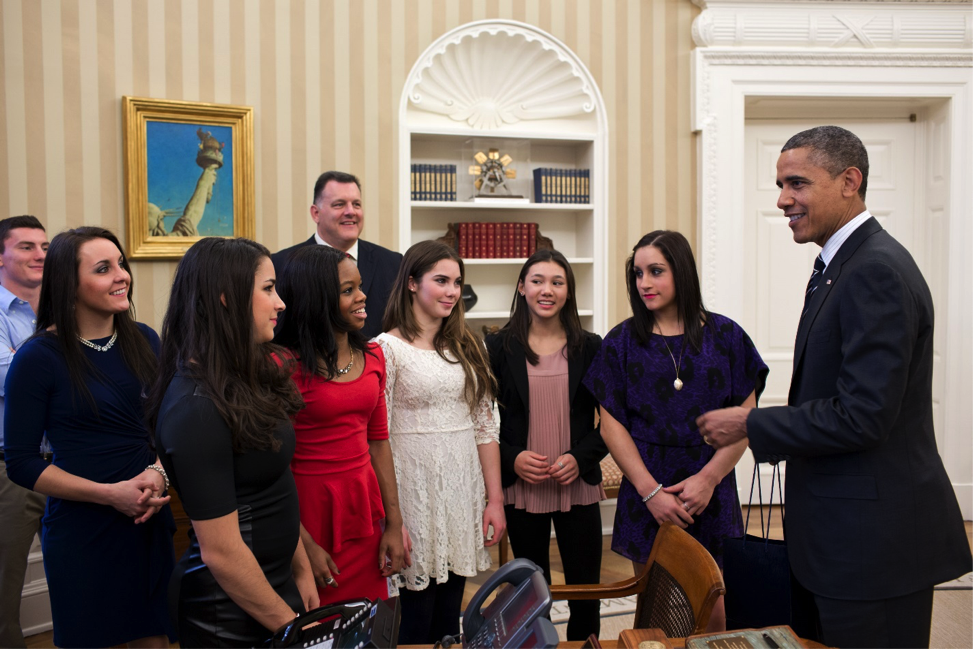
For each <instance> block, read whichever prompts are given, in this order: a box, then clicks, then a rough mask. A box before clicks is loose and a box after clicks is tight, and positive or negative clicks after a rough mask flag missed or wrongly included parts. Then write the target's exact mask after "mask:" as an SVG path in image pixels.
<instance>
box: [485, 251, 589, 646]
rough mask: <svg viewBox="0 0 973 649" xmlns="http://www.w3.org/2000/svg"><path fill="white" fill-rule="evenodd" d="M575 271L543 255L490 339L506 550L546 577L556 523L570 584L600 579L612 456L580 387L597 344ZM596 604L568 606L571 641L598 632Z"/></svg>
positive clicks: (560, 258)
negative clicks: (604, 477) (604, 475)
mask: <svg viewBox="0 0 973 649" xmlns="http://www.w3.org/2000/svg"><path fill="white" fill-rule="evenodd" d="M574 285H575V282H574V273H573V272H572V271H571V265H570V264H569V263H568V261H567V259H565V258H564V255H562V254H561V253H560V252H557V251H556V250H538V251H537V252H536V253H534V254H533V255H532V256H531V257H530V259H528V260H527V262H526V263H525V264H524V266H523V268H522V269H521V270H520V277H519V279H518V280H517V290H516V292H515V293H514V299H513V304H512V305H511V307H510V321H509V322H508V323H507V325H506V326H504V328H503V329H501V330H500V332H499V333H496V334H493V335H491V336H489V337H487V339H486V344H487V348H488V349H489V351H490V363H491V365H492V369H493V374H494V376H496V378H497V383H498V387H499V390H498V397H497V400H498V402H499V404H500V467H501V479H502V482H503V486H504V494H503V495H504V503H505V507H504V510H505V513H506V516H507V530H508V532H509V534H510V545H511V548H512V549H513V552H514V554H515V555H516V556H517V557H524V558H527V559H530V560H531V561H533V562H534V563H536V564H537V565H539V566H540V567H541V568H543V569H544V576H545V577H546V578H547V581H548V583H550V581H551V571H550V531H551V523H552V521H553V523H554V529H555V532H556V534H557V546H558V550H559V551H560V553H561V559H562V563H563V565H564V578H565V581H566V582H567V583H569V584H585V583H598V582H600V581H601V579H600V577H601V551H602V548H601V513H600V511H599V505H598V503H599V501H601V500H604V499H605V491H604V489H602V487H601V466H600V462H601V459H602V458H603V457H605V455H606V454H607V453H608V449H607V447H606V446H605V443H604V442H603V441H602V439H601V435H600V434H599V431H598V426H597V424H596V423H595V414H596V412H597V410H598V402H597V401H595V399H594V397H593V396H592V395H591V393H590V392H588V389H587V388H585V387H584V386H583V385H582V384H581V379H582V378H583V377H584V375H585V372H586V371H587V370H588V365H590V363H591V360H592V358H594V356H595V354H596V353H597V351H598V349H599V348H600V347H601V338H600V337H599V336H597V335H595V334H592V333H588V332H587V331H584V330H583V329H582V328H581V321H580V319H579V318H578V305H577V299H576V296H575V290H574ZM599 605H600V602H599V601H598V600H592V601H571V602H569V606H570V608H571V619H570V621H569V622H568V629H567V637H568V640H584V639H585V638H587V637H588V636H589V635H590V634H592V633H594V634H595V635H597V634H598V632H599V630H600V627H601V622H600V619H599V615H598V607H599Z"/></svg>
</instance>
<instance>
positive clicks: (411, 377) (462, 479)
mask: <svg viewBox="0 0 973 649" xmlns="http://www.w3.org/2000/svg"><path fill="white" fill-rule="evenodd" d="M462 293H463V262H462V260H461V259H460V258H459V256H458V255H457V254H456V252H455V251H453V250H452V249H450V248H448V247H447V246H445V245H443V244H441V243H438V242H435V241H423V242H421V243H417V244H416V245H414V246H412V247H411V248H409V250H408V251H406V253H405V257H404V258H403V260H402V264H401V266H400V267H399V274H398V276H397V277H396V280H395V284H394V285H393V287H392V292H391V295H390V296H389V302H388V306H387V307H386V310H385V320H384V322H383V328H384V329H385V331H386V332H387V333H383V334H381V335H380V336H378V338H377V340H378V342H379V343H380V344H381V345H382V349H383V351H384V352H385V363H386V374H387V379H386V388H385V398H386V402H387V404H388V411H389V436H390V441H391V444H392V454H393V457H394V459H395V477H396V480H397V482H398V485H399V499H400V505H401V508H402V518H403V520H404V521H405V524H406V526H407V527H408V529H409V533H410V534H411V537H412V566H411V567H410V568H408V569H406V570H405V572H404V573H403V575H404V577H405V589H404V590H402V591H400V598H401V602H402V624H401V627H400V628H399V644H402V645H406V644H433V643H434V642H435V641H436V640H441V639H442V638H443V636H445V635H455V634H457V633H459V616H460V606H461V604H462V599H463V589H464V586H465V584H466V578H467V577H473V576H475V575H476V573H477V571H479V570H486V569H487V568H489V567H490V555H489V553H488V552H487V550H486V547H485V546H490V545H494V544H495V543H498V542H499V541H500V538H501V537H502V536H503V532H504V529H505V527H506V522H505V519H504V513H503V490H502V488H501V486H500V450H499V445H498V439H499V436H498V430H497V425H496V423H495V421H494V419H493V414H492V409H491V403H492V400H493V396H494V390H495V381H494V379H493V375H492V373H491V371H490V362H489V359H488V357H487V355H486V350H485V348H484V347H483V345H482V343H481V342H480V340H479V339H478V338H477V337H476V336H475V335H474V334H473V332H472V331H470V329H469V327H467V325H466V322H465V320H464V318H463V305H462V302H461V296H462ZM491 526H492V527H493V532H492V534H490V533H489V527H491ZM488 534H489V536H488Z"/></svg>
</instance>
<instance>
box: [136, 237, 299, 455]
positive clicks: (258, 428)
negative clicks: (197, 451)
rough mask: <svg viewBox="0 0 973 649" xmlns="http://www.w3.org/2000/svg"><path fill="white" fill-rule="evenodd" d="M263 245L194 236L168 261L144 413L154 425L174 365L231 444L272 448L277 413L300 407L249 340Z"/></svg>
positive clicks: (277, 370) (290, 385) (265, 349)
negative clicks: (168, 290) (168, 289)
mask: <svg viewBox="0 0 973 649" xmlns="http://www.w3.org/2000/svg"><path fill="white" fill-rule="evenodd" d="M269 258H270V251H269V250H267V249H266V248H265V247H263V246H262V245H260V244H259V243H256V242H254V241H250V240H249V239H223V238H219V237H209V238H206V239H200V240H199V241H197V242H196V243H195V244H193V246H192V247H191V248H190V249H189V250H188V251H187V252H186V254H185V256H184V257H183V258H182V260H180V262H179V265H178V266H177V267H176V276H175V278H174V279H173V281H172V294H171V295H170V296H169V308H168V309H166V315H165V318H164V319H163V320H162V353H161V354H160V360H159V365H160V367H159V376H158V378H157V379H156V381H155V384H154V385H153V386H152V391H151V393H150V394H149V402H148V406H147V408H146V414H147V415H148V419H149V426H150V428H151V430H153V431H155V428H156V424H157V420H158V417H159V409H160V407H161V405H162V400H163V398H164V397H165V394H166V389H167V388H168V387H169V383H170V382H171V381H172V377H173V375H175V373H176V370H179V371H180V372H181V373H182V374H184V375H185V376H188V377H190V378H192V379H193V380H195V381H196V382H197V383H198V384H199V385H200V387H201V388H202V390H203V392H204V393H205V395H206V396H207V397H209V398H210V399H211V400H212V401H213V403H214V404H215V405H216V409H217V410H218V411H219V413H220V415H221V416H222V417H223V420H224V421H225V422H226V424H227V426H229V428H230V431H231V433H232V438H233V450H234V451H236V452H242V451H245V450H247V449H268V448H269V449H272V450H274V451H276V450H279V449H280V440H279V439H277V437H276V435H275V434H274V433H275V431H276V429H277V427H278V426H279V425H280V421H281V420H282V419H286V418H287V417H290V416H291V415H293V414H294V413H296V412H297V411H298V410H300V409H301V407H302V406H303V401H302V400H301V396H300V394H298V393H297V389H296V387H295V386H294V382H293V381H291V380H290V375H289V371H288V369H287V368H285V367H281V366H280V365H278V364H277V363H276V362H275V361H274V360H273V358H271V354H272V353H274V352H278V353H279V354H280V353H282V352H283V350H282V349H281V348H279V347H277V346H276V345H273V344H271V343H258V342H256V341H255V340H254V322H253V290H254V281H255V280H254V277H255V275H256V272H257V268H258V267H259V266H260V263H261V262H262V261H263V260H264V259H269Z"/></svg>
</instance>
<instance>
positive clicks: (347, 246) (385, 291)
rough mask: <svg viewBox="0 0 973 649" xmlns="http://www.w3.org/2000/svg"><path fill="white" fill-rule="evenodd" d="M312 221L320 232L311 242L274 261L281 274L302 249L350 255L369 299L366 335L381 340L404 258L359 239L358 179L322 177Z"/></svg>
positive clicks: (332, 174) (362, 220) (362, 216)
mask: <svg viewBox="0 0 973 649" xmlns="http://www.w3.org/2000/svg"><path fill="white" fill-rule="evenodd" d="M311 219H312V220H313V221H314V222H315V223H316V224H317V231H316V232H315V233H314V234H313V235H312V236H311V238H310V239H308V240H307V241H303V242H301V243H299V244H297V245H296V246H291V247H290V248H285V249H283V250H281V251H280V252H277V253H275V254H274V255H273V256H272V257H271V259H272V260H273V262H274V267H275V268H276V269H277V273H278V274H280V272H281V271H282V270H283V269H284V266H286V265H287V262H288V260H289V259H290V256H291V255H292V254H294V251H295V250H297V249H298V248H300V247H301V246H314V245H323V246H331V247H332V248H336V249H337V250H340V251H342V252H344V253H347V254H348V256H349V257H351V258H352V259H354V260H355V263H356V264H358V272H360V273H361V281H362V291H364V293H365V296H366V298H365V313H366V314H367V316H368V317H367V319H366V320H365V327H364V329H362V333H363V334H365V337H366V338H373V337H374V336H377V335H378V334H380V333H382V317H383V316H384V315H385V304H386V303H387V302H388V299H389V291H391V290H392V282H394V281H395V275H396V273H398V271H399V263H401V261H402V255H401V254H399V253H397V252H393V251H391V250H389V249H387V248H383V247H382V246H379V245H376V244H374V243H369V242H368V241H365V240H364V239H359V238H358V236H359V235H360V234H361V231H362V226H363V225H364V223H365V212H364V210H363V209H362V201H361V183H360V182H358V178H356V177H355V176H353V175H352V174H348V173H344V172H342V171H326V172H324V173H323V174H321V175H320V176H319V177H318V180H317V182H316V183H314V196H313V202H312V204H311Z"/></svg>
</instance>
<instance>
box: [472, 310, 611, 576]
mask: <svg viewBox="0 0 973 649" xmlns="http://www.w3.org/2000/svg"><path fill="white" fill-rule="evenodd" d="M484 327H486V325H484ZM601 486H602V487H604V489H605V495H606V496H608V497H609V498H618V488H619V487H621V486H622V470H621V469H619V468H618V465H617V464H615V460H613V459H612V456H611V455H606V456H605V459H604V460H602V461H601ZM497 551H498V552H499V553H500V565H501V566H502V565H503V564H505V563H507V561H508V560H509V559H510V543H509V542H508V541H507V533H506V532H504V533H503V538H502V539H500V544H499V546H498V547H497Z"/></svg>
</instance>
